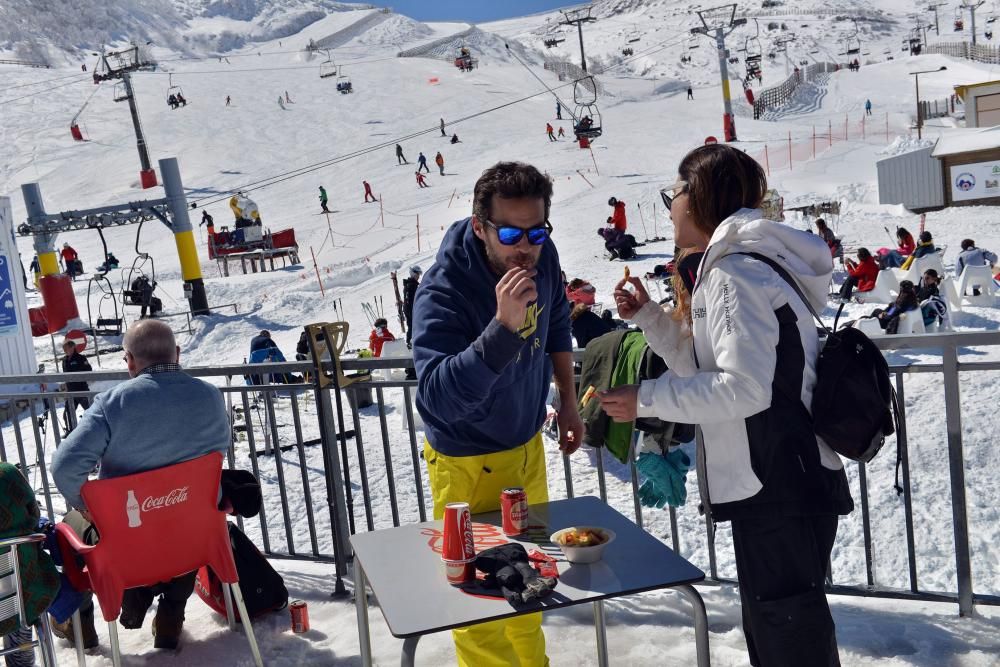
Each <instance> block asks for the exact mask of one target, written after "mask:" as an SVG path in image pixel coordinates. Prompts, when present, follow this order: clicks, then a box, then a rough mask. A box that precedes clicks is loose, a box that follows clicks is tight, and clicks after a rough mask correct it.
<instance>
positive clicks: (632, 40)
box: [627, 30, 641, 44]
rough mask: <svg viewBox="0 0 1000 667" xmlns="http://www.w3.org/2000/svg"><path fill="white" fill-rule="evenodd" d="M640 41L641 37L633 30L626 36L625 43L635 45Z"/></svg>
mask: <svg viewBox="0 0 1000 667" xmlns="http://www.w3.org/2000/svg"><path fill="white" fill-rule="evenodd" d="M640 39H641V36H640V35H639V31H638V30H633V31H632V32H630V33H629V34H628V40H627V41H628V43H629V44H635V43H636V42H638V41H639V40H640Z"/></svg>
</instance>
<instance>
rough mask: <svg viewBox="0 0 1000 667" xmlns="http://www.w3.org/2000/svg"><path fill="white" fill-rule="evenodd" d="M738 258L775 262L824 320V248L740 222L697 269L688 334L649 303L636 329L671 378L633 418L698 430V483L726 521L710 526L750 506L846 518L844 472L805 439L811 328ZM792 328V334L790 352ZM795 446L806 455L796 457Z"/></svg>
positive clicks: (803, 312) (776, 283)
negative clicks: (803, 508) (806, 508)
mask: <svg viewBox="0 0 1000 667" xmlns="http://www.w3.org/2000/svg"><path fill="white" fill-rule="evenodd" d="M741 252H756V253H760V254H762V255H765V256H767V257H769V258H771V259H774V260H776V261H777V262H778V263H779V264H781V265H782V266H783V267H784V268H785V269H786V270H787V271H788V272H789V273H790V274H791V275H792V276H794V277H795V278H796V279H797V281H798V283H799V286H800V288H801V289H802V291H803V292H804V293H805V294H806V295H807V296H808V297H809V299H810V301H811V302H812V305H813V308H815V309H816V310H817V312H821V311H822V309H823V308H824V305H825V303H826V299H827V293H828V290H829V283H830V275H831V272H832V270H833V266H832V261H831V258H830V250H829V248H828V247H827V245H826V244H825V243H824V242H823V240H822V239H821V238H819V237H818V236H815V235H813V234H809V233H806V232H801V231H798V230H795V229H793V228H791V227H789V226H787V225H783V224H780V223H777V222H773V221H771V220H765V219H764V218H763V217H762V215H761V212H760V211H759V210H755V209H754V210H752V209H742V210H740V211H738V212H737V213H735V214H734V215H732V216H731V217H729V218H727V219H726V220H725V221H724V222H723V223H722V224H721V225H719V227H718V228H717V229H716V230H715V233H714V234H713V235H712V238H711V241H710V242H709V246H708V249H707V250H706V252H705V255H704V257H703V258H702V261H701V265H700V267H699V270H698V277H697V282H696V287H695V289H694V294H693V295H692V299H691V314H692V324H691V325H690V328H689V326H688V324H687V323H686V322H684V321H678V320H675V319H674V318H673V317H672V316H671V312H670V311H669V310H664V309H663V308H661V307H660V306H658V305H657V304H656V303H655V302H650V303H648V304H646V305H645V306H643V308H642V309H641V310H640V311H639V313H637V315H636V317H635V318H634V322H635V324H637V325H638V326H640V327H641V328H642V329H643V331H644V333H645V335H646V339H647V341H648V342H649V345H650V347H651V348H652V349H653V351H654V352H656V353H657V354H659V355H660V356H662V357H663V358H664V360H665V361H666V362H667V366H668V367H669V368H670V370H669V371H667V372H666V373H665V374H664V375H662V376H661V377H659V378H657V379H655V380H647V381H644V382H643V383H642V384H641V386H640V390H639V408H638V414H639V416H640V417H647V416H650V417H651V416H655V417H659V418H660V419H663V420H669V421H676V422H686V423H694V424H698V425H700V426H701V429H702V434H703V440H704V445H703V449H702V448H700V449H699V452H698V454H699V483H700V484H701V485H702V494H703V496H706V495H707V497H703V500H704V501H705V502H706V503H707V504H709V505H710V506H711V507H712V508H713V509H715V508H717V507H718V506H719V505H723V508H724V510H723V511H721V512H720V511H716V514H717V515H729V516H719V517H718V518H719V519H720V520H725V519H726V518H730V516H733V514H734V513H733V512H732V511H728V510H729V509H730V508H733V507H738V506H740V503H741V502H742V501H748V500H749V501H750V502H763V501H766V502H768V503H771V504H772V505H777V504H783V505H785V506H786V507H784V508H783V509H781V508H779V510H778V511H782V512H786V513H787V511H789V509H788V507H787V506H788V505H798V504H801V502H800V501H802V502H805V503H806V504H810V505H812V506H814V508H815V509H816V511H818V512H825V511H827V510H828V509H831V508H832V510H833V511H834V512H836V513H840V511H842V510H845V509H846V510H847V511H849V508H848V507H847V505H849V504H850V500H849V493H847V496H846V498H847V500H846V503H845V500H844V497H843V493H842V491H844V490H846V477H845V476H844V474H843V472H842V469H843V464H842V463H841V461H840V458H839V457H838V456H837V454H835V453H834V452H833V451H832V450H831V449H830V448H829V447H827V446H826V444H824V443H822V442H820V441H819V440H817V439H816V438H815V436H814V435H813V434H812V426H811V423H810V415H809V412H808V407H807V406H810V405H811V403H812V390H813V386H814V385H815V382H816V359H817V357H818V354H819V338H818V335H817V331H816V324H815V320H814V319H813V317H812V315H811V314H810V312H809V310H808V309H807V308H806V306H805V304H803V303H802V300H801V299H800V298H799V297H798V295H797V294H796V293H795V292H794V291H793V289H792V287H791V286H789V285H788V284H787V283H786V282H785V281H784V280H783V279H782V278H781V277H780V276H779V275H778V274H777V273H775V272H774V270H773V269H772V268H771V267H769V266H767V265H766V264H764V263H763V262H761V261H759V260H756V259H753V258H751V257H747V256H745V255H734V254H733V253H741ZM789 308H790V311H789ZM790 313H794V316H791V315H790ZM779 316H780V319H783V320H784V321H785V323H786V325H787V326H786V328H784V329H782V328H781V327H782V325H781V323H780V322H779ZM790 327H797V332H798V340H795V328H790ZM782 331H784V332H785V333H784V336H783V338H782V341H783V342H782V343H781V345H782V347H783V348H785V349H784V351H780V354H782V359H781V363H780V364H779V359H778V356H779V335H780V334H781V332H782ZM778 374H780V375H781V376H782V378H781V379H780V380H779V379H777V375H778ZM778 382H783V383H785V384H784V385H783V386H789V387H792V388H793V389H792V390H791V392H790V393H797V394H798V396H797V397H792V396H787V397H785V399H784V400H779V399H781V397H779V396H775V395H774V394H776V393H777V392H774V391H772V389H773V387H775V386H779V385H778V384H776V383H778ZM803 442H806V445H805V447H807V448H806V449H800V447H802V445H801V443H803ZM808 448H814V449H811V450H810V449H808ZM800 468H801V471H802V474H800V473H799V469H800ZM830 472H832V473H834V474H833V475H832V476H831V475H829V474H828V473H830ZM770 475H773V479H772V482H773V483H772V485H771V486H772V487H773V488H772V489H771V491H770V492H768V493H764V494H762V493H761V492H762V490H763V489H764V486H765V483H766V482H767V481H768V480H767V479H762V477H767V476H770ZM840 477H842V478H843V479H842V480H841V479H839V478H840ZM819 478H823V479H819ZM827 478H829V479H827ZM817 487H818V488H817ZM840 487H843V489H841V488H840ZM834 490H835V491H836V493H834ZM817 494H818V495H817ZM828 494H832V495H839V496H840V498H839V499H838V501H837V502H832V503H829V502H827V501H828V499H827V498H825V497H823V496H825V495H828ZM803 498H804V499H805V500H804V501H803V500H802V499H803ZM731 503H736V505H731ZM727 504H730V505H727ZM792 511H794V510H792Z"/></svg>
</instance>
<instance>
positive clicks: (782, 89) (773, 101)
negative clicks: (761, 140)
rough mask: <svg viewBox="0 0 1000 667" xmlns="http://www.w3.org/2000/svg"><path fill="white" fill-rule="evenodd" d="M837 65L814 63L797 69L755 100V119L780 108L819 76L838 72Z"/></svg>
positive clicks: (762, 91)
mask: <svg viewBox="0 0 1000 667" xmlns="http://www.w3.org/2000/svg"><path fill="white" fill-rule="evenodd" d="M837 68H838V65H837V64H836V63H812V64H811V65H807V66H806V67H804V68H803V69H796V71H795V72H793V73H792V74H791V75H790V76H789V77H788V78H787V79H785V80H784V81H782V82H781V83H779V84H778V85H776V86H771V87H769V88H764V89H763V90H761V91H760V92H759V93H757V96H756V97H755V98H754V102H753V112H754V118H760V116H761V115H762V114H763V113H764V112H765V111H767V110H768V109H775V108H777V107H780V106H781V105H783V104H784V103H785V102H787V101H788V100H790V99H791V98H792V96H793V95H795V91H796V90H798V88H799V86H800V85H802V84H803V83H806V82H808V81H812V80H813V79H814V78H815V77H816V75H817V74H823V73H826V72H836V71H837Z"/></svg>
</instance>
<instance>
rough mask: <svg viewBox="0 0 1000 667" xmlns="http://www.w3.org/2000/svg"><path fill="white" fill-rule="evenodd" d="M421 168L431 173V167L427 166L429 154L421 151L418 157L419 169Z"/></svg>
mask: <svg viewBox="0 0 1000 667" xmlns="http://www.w3.org/2000/svg"><path fill="white" fill-rule="evenodd" d="M421 169H424V170H426V171H427V173H428V174H429V173H431V170H430V168H429V167H428V166H427V156H426V155H424V154H423V153H420V155H419V156H418V157H417V171H420V170H421Z"/></svg>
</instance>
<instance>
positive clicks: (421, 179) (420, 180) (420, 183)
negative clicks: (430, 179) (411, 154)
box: [413, 170, 431, 188]
mask: <svg viewBox="0 0 1000 667" xmlns="http://www.w3.org/2000/svg"><path fill="white" fill-rule="evenodd" d="M413 173H414V174H416V175H417V185H418V186H419V187H421V188H429V187H431V186H429V185H427V179H426V178H425V177H424V175H423V174H421V173H420V171H419V170H417V171H415V172H413Z"/></svg>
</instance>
